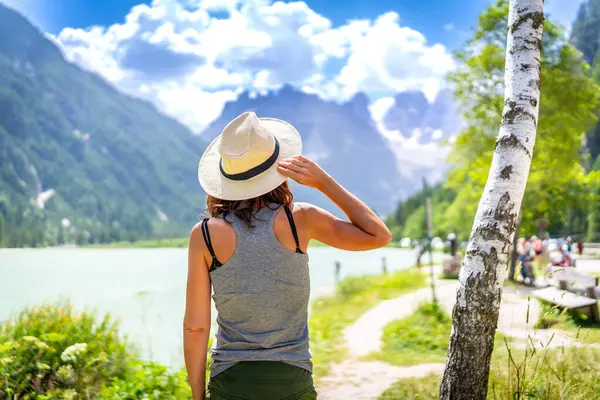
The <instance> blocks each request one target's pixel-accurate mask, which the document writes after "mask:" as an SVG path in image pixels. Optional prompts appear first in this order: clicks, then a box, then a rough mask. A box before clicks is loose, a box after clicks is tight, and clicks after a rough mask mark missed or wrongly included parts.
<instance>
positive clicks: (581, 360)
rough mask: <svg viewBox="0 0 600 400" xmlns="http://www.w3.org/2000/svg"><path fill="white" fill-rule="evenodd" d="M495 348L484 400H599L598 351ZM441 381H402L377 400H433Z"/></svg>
mask: <svg viewBox="0 0 600 400" xmlns="http://www.w3.org/2000/svg"><path fill="white" fill-rule="evenodd" d="M509 346H510V345H508V346H496V350H495V351H494V354H493V356H492V365H491V371H490V379H489V383H488V396H487V398H488V399H493V400H501V399H502V400H503V399H518V400H521V399H543V400H563V399H569V400H587V399H598V398H600V350H599V349H593V348H592V349H585V348H555V349H543V350H541V351H540V350H538V351H534V350H532V349H529V350H525V351H514V350H509V349H508V348H507V347H509ZM440 380H441V377H440V376H439V375H435V374H431V375H428V376H426V377H424V378H412V379H403V380H400V381H398V382H396V383H395V384H394V385H392V386H391V387H390V388H389V389H388V390H386V391H385V393H383V395H381V396H380V397H379V399H380V400H392V399H415V400H424V399H437V398H438V393H439V386H440Z"/></svg>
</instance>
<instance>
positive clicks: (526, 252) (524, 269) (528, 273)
mask: <svg viewBox="0 0 600 400" xmlns="http://www.w3.org/2000/svg"><path fill="white" fill-rule="evenodd" d="M517 255H518V258H519V264H520V265H521V276H522V277H523V283H525V284H526V285H533V284H534V282H535V274H534V272H533V260H534V255H535V252H534V250H533V248H532V244H531V243H530V242H529V241H528V240H527V239H526V238H524V237H521V238H519V240H518V242H517Z"/></svg>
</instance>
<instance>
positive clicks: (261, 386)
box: [206, 361, 317, 400]
mask: <svg viewBox="0 0 600 400" xmlns="http://www.w3.org/2000/svg"><path fill="white" fill-rule="evenodd" d="M316 398H317V392H316V391H315V387H314V385H313V380H312V374H311V373H310V372H308V371H307V370H305V369H302V368H299V367H295V366H293V365H290V364H286V363H283V362H277V361H244V362H240V363H237V364H235V365H234V366H233V367H231V368H228V369H226V370H225V371H223V372H221V373H220V374H218V375H217V376H215V377H213V378H211V379H210V381H209V382H208V389H207V395H206V399H207V400H316Z"/></svg>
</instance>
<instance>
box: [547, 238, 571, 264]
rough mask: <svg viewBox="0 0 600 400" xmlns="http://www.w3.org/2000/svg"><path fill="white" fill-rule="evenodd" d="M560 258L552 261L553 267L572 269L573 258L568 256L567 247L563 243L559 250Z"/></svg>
mask: <svg viewBox="0 0 600 400" xmlns="http://www.w3.org/2000/svg"><path fill="white" fill-rule="evenodd" d="M559 250H560V257H558V258H557V259H554V260H553V261H552V266H554V267H573V266H574V264H573V258H571V254H569V250H568V246H567V244H566V243H565V244H564V245H563V246H562V247H561V248H560V249H559Z"/></svg>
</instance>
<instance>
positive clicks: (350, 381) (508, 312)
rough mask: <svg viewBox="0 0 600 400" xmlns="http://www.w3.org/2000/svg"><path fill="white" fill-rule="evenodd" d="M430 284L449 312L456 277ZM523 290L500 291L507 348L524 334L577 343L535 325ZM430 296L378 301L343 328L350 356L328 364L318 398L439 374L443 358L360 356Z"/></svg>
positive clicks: (368, 399)
mask: <svg viewBox="0 0 600 400" xmlns="http://www.w3.org/2000/svg"><path fill="white" fill-rule="evenodd" d="M436 289H437V297H438V301H439V302H440V303H441V304H442V305H443V307H444V309H445V310H446V312H448V313H449V314H451V313H452V308H453V307H454V303H455V300H456V281H454V280H447V281H446V280H436ZM529 290H530V289H527V288H513V287H506V288H505V290H504V294H503V297H502V305H501V307H500V316H499V319H498V330H499V331H500V332H502V333H503V334H504V335H506V336H508V337H510V338H511V342H510V345H511V347H513V348H525V346H526V345H527V342H528V341H529V340H530V339H529V338H531V342H532V343H534V344H535V345H536V347H538V348H542V347H545V346H548V343H549V342H550V344H549V347H560V346H565V347H566V346H583V344H581V343H578V342H576V341H575V340H574V339H573V338H572V337H570V336H569V335H568V334H566V333H564V332H562V331H560V330H555V329H535V324H536V322H537V320H538V317H539V313H540V305H539V303H538V302H537V301H536V300H534V299H531V300H530V301H528V299H527V294H528V291H529ZM430 298H431V289H430V288H429V287H427V288H423V289H419V290H416V291H414V292H411V293H408V294H405V295H403V296H400V297H397V298H395V299H392V300H386V301H383V302H381V303H379V304H378V305H376V306H375V307H373V308H372V309H371V310H369V311H367V312H366V313H365V314H363V315H362V316H361V317H360V318H359V319H358V320H356V321H355V322H354V323H353V324H352V325H350V326H349V327H347V328H346V329H345V330H344V340H345V342H346V348H347V349H348V353H349V354H350V357H349V358H348V359H346V360H345V361H344V362H342V363H340V364H335V365H333V366H332V369H331V373H330V375H329V376H327V377H324V378H322V379H321V380H320V383H319V387H318V388H317V389H318V392H319V398H320V399H322V400H339V399H361V400H376V399H378V398H379V396H381V394H383V392H385V390H386V389H387V388H389V387H390V385H392V384H393V383H394V382H396V381H398V380H400V379H404V378H413V377H423V376H426V375H428V374H430V373H439V374H441V373H442V372H443V369H444V364H443V363H436V364H419V365H414V366H409V367H397V366H393V365H389V364H387V363H384V362H381V361H362V360H360V358H361V357H363V356H365V355H367V354H370V353H373V352H377V351H379V350H381V346H382V341H381V339H382V333H383V328H384V327H385V326H386V325H387V324H388V323H390V322H392V321H394V320H398V319H401V318H404V317H407V316H409V315H411V314H412V313H413V312H414V311H415V310H416V308H417V307H418V305H419V304H420V303H421V302H424V301H430ZM531 342H530V343H531ZM599 346H600V345H599Z"/></svg>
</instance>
